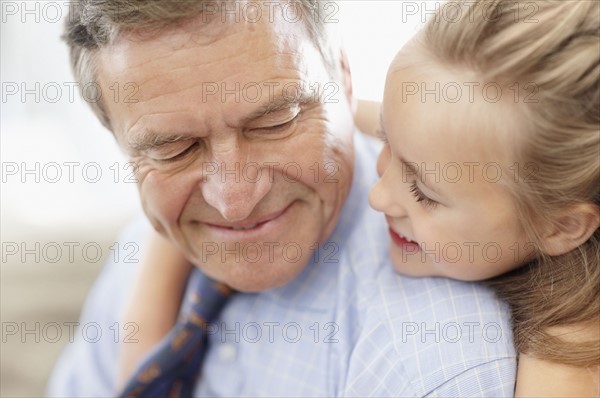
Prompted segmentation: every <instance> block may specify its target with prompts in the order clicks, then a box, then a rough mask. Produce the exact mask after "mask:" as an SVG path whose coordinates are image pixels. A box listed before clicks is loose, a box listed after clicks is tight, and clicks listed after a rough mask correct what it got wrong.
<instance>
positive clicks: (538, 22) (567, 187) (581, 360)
mask: <svg viewBox="0 0 600 398" xmlns="http://www.w3.org/2000/svg"><path fill="white" fill-rule="evenodd" d="M415 40H416V42H417V43H419V44H421V45H424V48H425V51H426V52H427V54H428V55H429V56H431V57H433V58H434V59H435V61H437V62H438V63H439V64H440V65H445V66H449V67H457V68H464V69H467V70H469V71H473V72H475V73H476V74H477V75H478V76H479V77H481V78H482V79H483V80H484V81H487V82H495V83H498V84H500V85H501V86H504V87H505V88H507V87H508V85H511V84H514V83H515V82H518V83H520V85H519V88H520V90H521V93H520V95H522V97H521V101H519V104H515V106H516V107H521V108H518V111H519V112H518V113H516V115H517V116H518V117H520V118H521V119H522V120H523V129H524V131H525V133H524V134H523V136H522V137H519V147H518V150H517V153H516V154H515V157H516V159H517V160H518V163H519V164H520V165H525V164H532V165H535V169H534V171H535V175H534V176H533V177H534V178H520V179H519V180H518V181H516V182H515V183H514V184H513V186H512V189H511V191H513V196H514V198H515V206H516V208H517V209H518V212H519V213H520V214H519V216H520V218H521V220H522V227H523V229H524V230H525V231H526V232H528V235H529V236H530V239H531V241H532V242H534V243H536V244H537V247H541V246H540V242H541V241H540V235H541V233H542V231H540V225H547V224H546V223H547V222H549V221H550V220H552V217H553V216H554V215H555V214H558V212H559V211H561V210H564V209H567V208H569V206H572V205H574V204H578V203H589V204H592V205H595V206H598V208H600V2H597V1H585V0H584V1H562V0H558V1H552V0H548V1H515V0H492V1H487V0H485V1H476V2H473V1H468V2H467V1H453V2H451V3H446V4H444V5H443V6H442V7H441V8H440V9H439V10H438V13H437V15H435V16H434V18H433V19H431V20H430V21H429V22H428V24H427V25H426V27H425V28H424V29H423V30H422V31H421V32H420V33H419V34H418V36H417V37H416V39H415ZM532 83H533V84H532ZM532 93H534V94H535V101H531V102H528V101H524V100H523V99H524V98H527V97H528V96H531V94H532ZM515 109H517V108H515ZM519 113H520V115H519ZM599 242H600V229H596V231H595V232H594V233H593V235H592V237H591V238H590V239H589V240H587V241H586V242H585V243H584V244H582V245H581V246H579V247H578V248H577V249H575V250H572V251H570V252H568V253H566V254H563V255H559V256H553V257H551V256H547V255H544V254H543V253H541V252H540V253H539V254H538V255H537V256H536V258H535V259H533V260H532V261H530V262H529V263H527V264H525V265H524V266H523V267H520V268H519V269H517V270H515V271H513V272H511V273H509V274H505V275H502V276H500V277H497V278H495V279H494V280H492V281H490V283H491V284H492V286H493V287H494V288H495V289H496V291H497V292H498V295H499V296H500V297H501V298H502V299H503V300H505V301H506V302H508V304H509V305H510V307H511V309H512V316H513V326H514V337H515V344H516V347H517V349H518V351H519V352H522V353H527V354H530V355H533V356H536V357H539V358H541V359H545V360H550V361H555V362H560V363H563V364H568V365H576V366H598V365H599V364H600V341H598V338H597V337H596V338H593V339H591V340H590V341H585V339H583V340H581V339H577V340H570V339H564V338H561V337H560V336H559V335H558V334H557V333H554V332H553V330H555V328H557V327H558V328H561V327H570V326H574V327H583V326H589V325H597V324H598V323H599V322H600V248H599Z"/></svg>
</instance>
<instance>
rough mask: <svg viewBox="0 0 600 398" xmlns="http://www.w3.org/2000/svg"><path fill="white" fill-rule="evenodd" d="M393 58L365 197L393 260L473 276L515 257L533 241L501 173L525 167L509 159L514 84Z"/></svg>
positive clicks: (405, 269)
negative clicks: (508, 86) (507, 87)
mask: <svg viewBox="0 0 600 398" xmlns="http://www.w3.org/2000/svg"><path fill="white" fill-rule="evenodd" d="M399 57H402V53H400V54H399ZM397 59H400V58H397ZM393 68H394V66H393V65H392V69H391V70H390V73H389V74H388V78H387V82H386V88H385V94H384V100H383V108H382V125H383V131H382V136H383V137H382V138H383V139H384V142H385V145H384V148H383V150H382V152H381V154H380V155H379V159H378V162H377V170H378V173H379V175H380V177H381V179H380V180H379V182H378V183H377V184H376V185H375V187H374V188H373V189H372V191H371V193H370V197H369V202H370V204H371V206H372V207H373V208H374V209H375V210H378V211H381V212H383V213H385V216H386V219H387V222H388V225H389V233H390V237H391V244H390V254H391V258H392V261H393V263H394V266H395V268H396V270H397V271H398V272H400V273H402V274H405V275H409V276H444V277H449V278H454V279H459V280H481V279H486V278H490V277H493V276H496V275H499V274H502V273H505V272H507V271H509V270H511V269H514V268H516V267H518V266H519V265H520V264H522V263H523V262H525V261H526V259H527V258H528V257H529V256H530V255H531V254H532V252H533V244H531V243H528V242H527V240H526V238H525V234H524V232H523V231H522V229H521V227H520V224H519V219H518V216H517V213H516V211H515V207H514V206H513V199H512V196H511V195H510V192H509V190H508V188H507V187H506V186H505V181H506V180H507V179H519V178H528V177H530V174H531V173H532V172H533V171H534V170H532V167H531V165H529V166H530V167H525V165H520V164H518V163H516V162H514V161H513V160H512V153H513V152H514V150H513V149H512V148H513V145H515V142H514V141H515V140H516V139H517V138H518V137H519V134H518V132H517V131H516V130H515V127H513V126H516V123H515V119H517V115H515V114H514V112H515V104H514V102H513V101H514V99H515V98H514V92H511V91H510V92H509V91H506V92H500V93H499V92H498V89H499V87H500V86H499V85H488V86H485V83H478V82H477V81H476V80H475V79H474V78H473V76H469V75H468V74H458V73H455V72H452V73H451V72H448V70H444V69H443V68H441V67H440V68H432V69H429V70H428V69H420V73H416V71H415V70H407V69H403V70H396V71H394V69H393ZM469 77H470V78H469ZM499 95H500V98H498V96H499ZM494 101H496V102H494ZM516 105H517V106H518V104H516ZM510 112H512V113H510Z"/></svg>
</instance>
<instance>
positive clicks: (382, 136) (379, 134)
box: [375, 129, 388, 145]
mask: <svg viewBox="0 0 600 398" xmlns="http://www.w3.org/2000/svg"><path fill="white" fill-rule="evenodd" d="M375 133H376V134H377V137H379V139H380V140H381V141H382V142H383V143H384V144H385V145H387V144H388V139H387V135H386V134H385V131H383V130H382V129H378V130H377V131H376V132H375Z"/></svg>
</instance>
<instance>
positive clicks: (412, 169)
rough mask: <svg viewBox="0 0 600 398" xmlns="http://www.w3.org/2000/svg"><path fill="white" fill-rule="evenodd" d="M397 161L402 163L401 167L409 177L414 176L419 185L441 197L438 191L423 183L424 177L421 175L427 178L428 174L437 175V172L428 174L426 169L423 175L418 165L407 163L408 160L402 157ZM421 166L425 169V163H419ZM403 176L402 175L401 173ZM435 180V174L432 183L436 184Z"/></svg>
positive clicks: (436, 178)
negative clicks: (404, 168)
mask: <svg viewBox="0 0 600 398" xmlns="http://www.w3.org/2000/svg"><path fill="white" fill-rule="evenodd" d="M398 159H399V160H400V163H402V167H406V170H407V172H408V173H410V174H411V175H414V176H415V177H417V179H418V180H419V181H421V184H423V185H425V186H426V187H427V188H429V189H431V190H432V191H433V192H435V193H436V194H438V195H440V196H443V195H442V194H441V193H440V191H439V190H438V189H436V188H435V187H434V186H432V184H428V183H427V182H425V180H426V179H425V178H424V175H423V174H425V176H427V175H428V174H432V173H437V171H429V172H428V170H427V168H425V173H423V172H422V170H421V167H419V164H418V163H416V162H411V161H408V160H406V159H404V158H403V157H402V156H399V157H398ZM421 166H423V167H425V163H421ZM403 175H404V173H403ZM403 178H404V177H403ZM437 180H438V176H437V174H436V177H435V179H434V181H436V182H437Z"/></svg>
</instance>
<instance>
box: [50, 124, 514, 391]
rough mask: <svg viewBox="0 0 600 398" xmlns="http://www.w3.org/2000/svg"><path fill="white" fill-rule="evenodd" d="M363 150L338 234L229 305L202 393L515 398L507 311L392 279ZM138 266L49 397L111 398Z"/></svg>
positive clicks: (431, 283)
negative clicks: (274, 281) (294, 267)
mask: <svg viewBox="0 0 600 398" xmlns="http://www.w3.org/2000/svg"><path fill="white" fill-rule="evenodd" d="M355 146H356V166H355V174H354V179H353V183H352V190H351V193H350V196H349V198H348V200H347V202H346V203H345V205H344V208H343V211H342V213H341V216H340V221H339V223H338V225H337V227H336V229H335V231H334V232H333V234H332V236H331V237H330V239H329V240H328V242H326V243H325V244H323V245H321V248H320V249H319V250H318V251H317V252H316V253H315V254H314V255H313V260H315V261H312V262H311V263H309V264H308V265H307V267H306V268H305V269H304V271H303V272H302V273H301V274H300V275H299V276H298V277H297V278H296V279H295V280H294V281H292V282H291V283H289V284H288V285H286V286H284V287H281V288H278V289H273V290H269V291H266V292H262V293H257V294H239V295H237V296H235V297H234V298H233V299H232V300H231V302H230V303H228V305H227V306H226V308H225V310H224V311H223V313H222V314H221V317H220V320H219V321H218V322H216V323H214V324H211V325H210V326H209V328H210V329H209V333H210V336H209V338H210V349H209V352H208V354H207V357H206V361H205V365H204V368H203V374H202V378H201V380H200V381H199V383H198V384H197V386H196V389H195V394H196V395H197V396H221V397H225V396H227V397H234V396H235V397H238V396H253V397H256V396H303V397H312V396H320V397H324V396H327V397H333V396H351V397H365V396H378V397H380V396H394V397H421V396H431V397H441V396H443V397H483V396H486V397H502V396H512V395H513V390H514V381H515V369H516V355H515V351H514V348H513V345H512V334H511V328H510V322H509V318H510V316H509V311H508V308H507V307H506V306H505V305H504V304H503V303H501V302H499V301H498V300H497V299H496V298H495V297H494V294H493V293H492V292H491V291H490V290H489V289H487V288H486V287H484V286H482V285H479V284H476V283H464V282H457V281H453V280H449V279H443V278H409V277H405V276H401V275H398V274H397V273H395V272H394V270H393V267H392V265H391V263H390V260H389V258H388V254H387V248H388V245H389V241H390V238H389V235H388V233H387V228H386V225H385V220H384V218H383V216H382V215H381V214H379V213H376V212H375V211H373V210H372V209H370V208H369V206H368V204H367V194H368V191H369V189H370V188H371V187H372V186H373V184H374V183H375V181H376V179H377V175H376V172H375V159H376V156H377V153H378V149H379V145H378V144H377V143H376V142H374V141H373V140H371V139H370V138H367V137H364V136H363V135H362V134H356V136H355ZM149 228H150V227H149V225H148V224H147V223H146V222H145V221H144V222H138V223H137V224H134V225H132V226H130V227H129V229H128V230H126V231H125V232H124V233H123V234H122V236H121V238H120V243H121V247H122V246H123V245H124V244H126V243H127V242H138V243H139V244H140V247H141V246H142V243H143V237H144V236H145V233H146V232H147V231H148V230H149ZM121 260H123V259H121ZM138 268H139V264H127V263H124V262H121V263H115V262H109V263H108V264H106V266H105V268H104V269H103V272H102V274H101V275H100V277H99V279H98V280H97V282H96V284H95V286H94V288H93V290H92V292H91V293H90V296H89V297H88V300H87V302H86V305H85V307H84V310H83V313H82V315H81V320H80V332H79V333H76V340H75V341H74V342H73V343H71V344H69V345H68V346H67V348H66V349H65V351H64V352H63V354H62V356H61V358H60V359H59V361H58V363H57V364H56V367H55V369H54V372H53V375H52V376H51V379H50V382H49V385H48V390H47V394H48V395H49V396H69V397H75V396H77V397H84V396H90V397H98V396H113V395H114V387H113V386H114V382H115V377H116V363H117V354H118V352H117V351H118V341H119V340H121V341H122V340H124V339H126V338H127V337H128V336H127V334H128V333H131V332H132V329H128V330H125V328H124V326H125V325H121V324H119V320H120V316H121V314H122V312H123V309H124V305H125V302H126V300H127V294H128V293H129V292H130V288H131V286H132V285H133V280H134V278H135V277H136V272H137V270H138ZM89 325H92V326H89ZM86 326H88V329H87V331H86V332H87V335H86V334H85V333H83V328H84V327H86ZM115 329H117V330H119V335H118V336H117V334H116V333H115ZM97 331H101V333H102V336H101V337H100V338H98V336H97V333H96V332H97ZM130 337H131V336H130Z"/></svg>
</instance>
